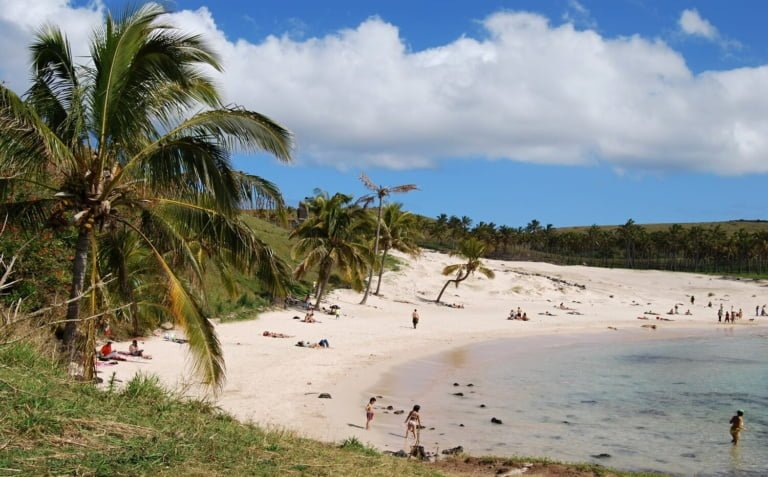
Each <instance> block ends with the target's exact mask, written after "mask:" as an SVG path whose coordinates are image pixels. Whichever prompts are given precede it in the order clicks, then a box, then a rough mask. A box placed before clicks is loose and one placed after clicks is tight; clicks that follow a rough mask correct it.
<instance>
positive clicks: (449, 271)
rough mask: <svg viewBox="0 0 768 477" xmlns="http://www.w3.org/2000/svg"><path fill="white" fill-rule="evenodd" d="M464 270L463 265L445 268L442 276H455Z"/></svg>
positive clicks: (457, 264)
mask: <svg viewBox="0 0 768 477" xmlns="http://www.w3.org/2000/svg"><path fill="white" fill-rule="evenodd" d="M463 269H464V264H463V263H455V264H453V265H448V266H447V267H445V268H443V271H442V274H443V275H453V274H454V273H456V272H457V271H459V270H463Z"/></svg>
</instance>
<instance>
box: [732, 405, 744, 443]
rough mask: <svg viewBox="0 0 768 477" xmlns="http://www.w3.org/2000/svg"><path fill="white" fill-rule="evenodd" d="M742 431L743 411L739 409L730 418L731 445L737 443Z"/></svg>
mask: <svg viewBox="0 0 768 477" xmlns="http://www.w3.org/2000/svg"><path fill="white" fill-rule="evenodd" d="M743 430H744V411H742V410H741V409H739V410H738V411H736V415H735V416H733V417H732V418H731V438H732V439H731V444H733V445H736V444H738V443H739V434H740V433H741V431H743Z"/></svg>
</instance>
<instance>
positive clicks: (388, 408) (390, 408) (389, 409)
mask: <svg viewBox="0 0 768 477" xmlns="http://www.w3.org/2000/svg"><path fill="white" fill-rule="evenodd" d="M393 409H395V407H394V406H387V411H392V410H393Z"/></svg>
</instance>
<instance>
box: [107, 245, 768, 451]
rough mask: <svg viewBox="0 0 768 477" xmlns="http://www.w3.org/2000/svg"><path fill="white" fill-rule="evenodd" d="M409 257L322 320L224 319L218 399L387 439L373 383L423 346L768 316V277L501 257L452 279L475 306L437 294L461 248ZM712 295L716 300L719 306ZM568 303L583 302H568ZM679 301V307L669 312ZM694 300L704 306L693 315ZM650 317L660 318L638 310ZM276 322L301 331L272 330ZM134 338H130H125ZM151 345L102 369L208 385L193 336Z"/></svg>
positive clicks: (285, 422)
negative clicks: (375, 289) (373, 409)
mask: <svg viewBox="0 0 768 477" xmlns="http://www.w3.org/2000/svg"><path fill="white" fill-rule="evenodd" d="M400 258H401V260H402V261H403V263H404V264H403V265H402V266H401V267H400V270H398V271H395V272H389V273H386V274H385V275H384V282H383V284H382V296H381V297H377V296H371V297H369V299H368V303H367V304H366V305H359V304H358V303H359V301H360V299H361V295H360V294H359V293H356V292H353V291H351V290H337V291H335V292H333V293H332V294H331V295H330V296H329V297H328V298H327V299H326V300H324V303H323V304H324V305H325V306H329V305H330V304H333V303H335V304H337V305H339V306H341V310H342V313H341V317H340V319H338V320H337V319H334V317H333V316H331V315H325V314H323V313H322V312H318V313H316V318H318V319H319V320H320V321H321V322H320V323H314V324H307V323H302V322H300V321H299V320H295V319H293V317H294V316H303V313H304V312H303V311H302V310H300V309H294V308H288V309H286V310H277V311H272V312H269V313H265V314H263V315H261V316H260V317H259V318H258V319H256V320H253V321H247V322H238V323H228V324H223V325H218V326H217V331H218V333H219V337H220V339H221V342H222V345H223V349H224V354H225V359H226V364H227V384H226V386H225V388H224V390H223V392H222V393H221V395H220V396H219V397H218V398H217V400H218V403H219V404H220V406H221V407H222V408H223V409H225V410H227V411H229V412H231V413H232V414H234V415H235V416H237V417H238V418H241V419H244V420H252V421H254V422H257V423H260V424H262V425H268V426H277V427H284V428H288V429H292V430H296V431H298V432H300V433H302V434H305V435H308V436H310V437H314V438H318V439H323V440H339V439H343V438H345V437H348V436H350V435H358V436H360V437H362V438H363V439H364V440H367V441H371V442H373V443H374V444H377V445H380V446H382V447H383V446H384V445H385V444H386V443H385V442H384V441H385V440H386V439H387V437H386V436H384V435H378V434H375V433H366V432H365V431H364V430H361V429H357V428H355V427H351V426H350V425H349V424H350V423H355V422H360V423H361V424H362V423H363V422H362V421H363V419H362V417H361V416H363V406H364V405H365V402H364V401H363V398H364V397H365V396H366V395H365V393H366V392H367V390H369V389H370V388H371V387H372V386H373V384H374V383H375V382H376V381H377V380H378V378H379V377H380V376H381V375H382V373H383V372H384V371H386V370H387V369H391V367H392V366H395V365H397V364H400V363H402V362H405V361H408V360H411V359H414V358H417V357H421V356H425V355H428V354H432V353H437V352H440V351H444V350H447V349H450V348H452V347H458V346H462V345H466V344H469V343H474V342H479V341H485V340H491V339H497V338H504V337H522V336H528V335H533V334H555V333H557V334H564V333H577V332H598V333H603V332H604V333H616V334H617V339H620V336H621V332H622V331H623V330H640V329H641V328H640V327H641V325H643V324H648V323H651V322H652V323H653V324H656V325H658V330H657V331H656V332H661V331H663V330H664V329H668V328H674V329H680V328H686V327H702V326H709V327H711V326H725V325H718V324H717V308H718V307H719V306H720V304H723V306H724V307H725V309H726V310H727V311H730V309H731V307H734V309H735V310H738V309H739V308H742V309H743V312H744V319H743V320H741V322H740V323H737V324H736V325H734V326H743V325H747V324H755V323H757V325H758V326H764V322H768V320H766V319H765V318H762V319H761V318H758V319H757V320H756V321H754V322H750V321H748V320H749V319H750V318H754V314H755V306H756V305H759V306H762V305H763V304H766V303H768V296H766V289H765V287H766V286H767V285H766V283H765V282H756V281H747V280H734V279H723V278H719V277H715V276H706V275H696V274H687V273H671V272H660V271H634V270H618V269H602V268H590V267H583V266H570V267H563V266H557V265H551V264H546V263H529V262H503V261H494V260H488V261H486V262H487V265H488V266H489V267H490V268H492V269H493V270H494V271H495V272H496V278H495V279H493V280H491V279H487V278H485V277H483V276H473V277H471V278H469V279H468V280H467V281H466V282H464V283H462V284H461V285H460V286H459V287H458V288H455V287H453V286H451V287H449V288H448V289H447V290H446V292H445V295H444V297H443V301H444V302H446V303H456V304H463V305H464V308H463V309H456V308H450V307H447V306H442V305H437V304H435V303H434V301H433V300H434V299H435V297H436V296H437V294H438V293H439V291H440V288H441V287H442V286H443V284H444V283H445V278H446V277H443V276H442V275H441V274H440V270H441V269H442V268H443V267H444V266H445V265H447V264H450V263H457V260H458V259H456V258H455V257H449V256H447V255H444V254H439V253H436V252H425V253H424V254H423V255H422V256H421V257H420V258H419V259H418V260H410V259H406V258H404V257H400ZM691 295H694V296H695V304H694V305H691V303H690V296H691ZM710 301H711V302H712V308H709V307H708V304H709V302H710ZM560 303H563V305H564V306H565V307H567V308H570V309H572V310H562V309H560V308H559V305H560ZM675 304H678V309H679V311H680V315H676V316H668V315H666V314H665V313H666V312H667V311H669V310H670V309H671V308H673V307H674V305H675ZM518 306H519V307H521V308H522V309H523V310H524V311H525V312H526V313H527V315H528V317H530V319H531V321H528V322H522V321H511V320H507V319H506V318H507V316H508V314H509V311H510V309H512V308H517V307H518ZM414 308H416V309H418V310H419V313H420V315H421V321H420V323H419V327H418V329H416V330H414V329H413V328H412V326H411V312H412V311H413V309H414ZM688 309H690V310H691V312H692V313H693V315H691V316H686V315H684V313H685V311H686V310H688ZM649 311H654V312H658V313H660V314H661V317H663V318H671V319H674V320H675V321H659V320H656V319H655V316H654V315H650V314H646V312H649ZM545 313H548V314H551V315H555V316H549V315H545ZM639 316H640V317H647V318H650V320H648V321H641V320H638V319H637V317H639ZM651 320H652V321H651ZM609 326H611V327H613V328H616V329H617V330H618V332H617V331H614V330H609V329H608V327H609ZM265 330H269V331H274V332H281V333H285V334H288V335H292V336H294V338H290V339H280V338H267V337H263V336H262V332H263V331H265ZM646 331H647V332H648V333H653V332H654V331H652V330H650V329H646ZM321 338H326V339H328V340H329V341H330V344H331V349H327V350H323V349H307V348H299V347H296V346H294V344H295V343H296V342H297V341H298V340H309V341H313V342H317V341H318V340H320V339H321ZM127 346H128V344H127V343H122V344H119V345H118V349H123V348H125V349H127ZM144 348H145V349H146V351H147V352H149V353H151V354H152V355H154V359H153V360H152V361H144V362H141V363H135V362H126V363H120V364H119V365H118V366H113V367H108V368H107V367H105V368H100V369H99V370H100V371H101V376H102V377H103V378H105V379H108V378H109V377H110V375H111V374H112V373H113V372H114V373H115V376H116V377H117V378H118V379H120V380H123V381H125V380H127V379H129V378H130V377H131V376H132V375H133V374H134V373H137V372H144V373H155V374H157V375H158V376H159V377H160V378H161V379H162V381H163V382H164V383H166V384H167V385H168V386H171V387H174V388H178V389H182V390H184V392H187V393H190V394H195V393H197V392H199V391H197V390H196V387H195V383H194V380H193V378H192V377H191V376H190V374H189V372H188V368H187V366H186V363H185V360H186V356H187V355H186V350H185V345H181V344H175V343H171V342H168V341H163V340H162V339H161V338H153V339H148V340H146V341H145V343H144ZM324 392H327V393H330V394H331V395H332V396H333V399H331V400H327V399H318V397H317V396H318V393H324ZM389 439H390V440H391V439H392V438H391V437H389Z"/></svg>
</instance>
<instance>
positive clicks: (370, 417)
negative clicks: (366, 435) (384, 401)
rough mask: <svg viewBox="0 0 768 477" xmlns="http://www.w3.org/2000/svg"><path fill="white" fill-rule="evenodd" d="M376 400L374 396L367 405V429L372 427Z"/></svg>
mask: <svg viewBox="0 0 768 477" xmlns="http://www.w3.org/2000/svg"><path fill="white" fill-rule="evenodd" d="M375 402H376V398H375V397H372V398H371V399H370V400H369V401H368V404H366V405H365V430H366V431H367V430H368V429H370V426H371V421H372V420H373V404H374V403H375Z"/></svg>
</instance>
